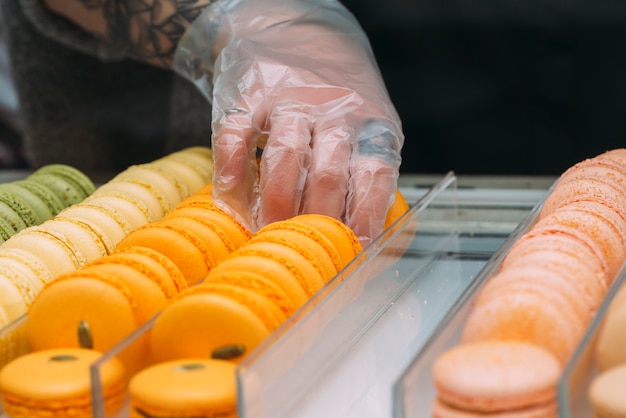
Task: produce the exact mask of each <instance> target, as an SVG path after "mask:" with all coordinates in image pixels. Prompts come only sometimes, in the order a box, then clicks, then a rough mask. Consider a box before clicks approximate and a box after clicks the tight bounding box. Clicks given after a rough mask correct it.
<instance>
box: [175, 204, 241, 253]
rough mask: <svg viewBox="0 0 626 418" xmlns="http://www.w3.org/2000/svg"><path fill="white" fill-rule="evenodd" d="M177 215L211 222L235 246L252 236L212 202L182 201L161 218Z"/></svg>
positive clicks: (237, 246) (239, 245)
mask: <svg viewBox="0 0 626 418" xmlns="http://www.w3.org/2000/svg"><path fill="white" fill-rule="evenodd" d="M178 216H180V217H186V218H190V219H194V220H196V221H200V220H203V221H204V222H211V223H213V224H214V225H215V226H217V227H219V228H220V229H221V230H222V231H224V233H225V234H226V235H227V236H228V237H229V238H230V240H231V241H232V243H233V245H234V247H235V248H239V247H241V246H242V245H243V244H244V243H246V242H247V241H248V240H249V239H250V237H251V236H252V233H251V232H250V231H249V230H248V229H247V228H246V227H244V226H243V225H241V224H240V223H239V222H237V221H236V220H235V219H233V218H232V217H231V216H230V215H228V214H227V213H226V212H224V211H222V210H221V209H218V208H217V206H215V204H213V203H212V202H207V204H206V205H200V204H195V205H186V204H185V202H183V203H181V204H180V205H178V206H177V207H175V208H174V209H173V210H172V211H171V212H170V213H168V214H167V215H165V216H164V217H163V219H168V218H171V217H178Z"/></svg>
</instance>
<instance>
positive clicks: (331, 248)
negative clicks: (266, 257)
mask: <svg viewBox="0 0 626 418" xmlns="http://www.w3.org/2000/svg"><path fill="white" fill-rule="evenodd" d="M275 230H279V231H293V232H297V233H299V234H301V235H303V236H305V237H308V238H310V239H312V240H314V241H315V242H317V243H318V244H319V245H321V246H322V247H323V248H324V250H325V251H326V253H327V254H328V256H329V257H330V259H331V260H332V262H333V265H334V266H335V270H336V271H337V272H338V271H339V270H341V269H342V268H343V265H342V262H341V256H340V254H339V251H338V250H337V247H336V245H335V244H334V243H333V242H332V241H331V240H330V239H329V238H328V237H326V236H325V235H324V234H323V233H322V232H320V231H319V230H317V229H316V228H314V227H312V226H310V225H305V224H302V223H299V222H291V221H290V220H286V221H278V222H273V223H271V224H268V225H266V226H264V227H263V228H261V229H260V230H259V231H258V232H257V234H259V235H260V234H262V233H263V232H265V231H275Z"/></svg>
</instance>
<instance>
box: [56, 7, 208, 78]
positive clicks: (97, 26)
mask: <svg viewBox="0 0 626 418" xmlns="http://www.w3.org/2000/svg"><path fill="white" fill-rule="evenodd" d="M211 1H212V0H152V1H139V0H44V3H45V4H46V5H47V6H48V8H50V9H51V10H52V11H54V12H56V13H58V14H60V15H62V16H64V17H66V18H67V19H69V20H71V21H72V22H74V23H75V24H76V25H78V26H80V27H81V28H83V29H85V30H86V31H88V32H90V33H92V34H93V35H94V36H97V37H99V38H101V39H104V40H107V41H112V42H115V43H116V45H120V47H122V48H124V49H125V50H126V54H127V55H128V56H130V57H132V58H134V59H137V60H140V61H144V62H147V63H150V64H153V65H156V66H159V67H163V68H170V67H171V63H172V58H173V56H174V52H175V51H176V46H177V45H178V41H179V40H180V38H181V37H182V35H183V34H184V33H185V31H186V30H187V28H188V27H189V25H190V24H191V22H193V21H194V20H195V18H196V17H197V16H198V15H199V14H200V13H201V12H202V10H203V9H204V8H205V7H206V6H207V5H208V4H210V3H211Z"/></svg>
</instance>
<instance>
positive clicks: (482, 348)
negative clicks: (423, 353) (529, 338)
mask: <svg viewBox="0 0 626 418" xmlns="http://www.w3.org/2000/svg"><path fill="white" fill-rule="evenodd" d="M560 374H561V365H560V364H559V362H558V361H557V359H556V358H554V356H552V355H551V354H550V353H549V352H548V351H546V350H544V349H542V348H541V347H537V346H534V345H532V344H527V343H523V342H514V341H484V342H477V343H472V344H461V345H458V346H456V347H454V348H452V349H450V350H447V351H445V352H444V353H442V354H441V355H440V356H439V357H438V358H437V359H436V360H435V363H434V365H433V369H432V375H433V381H434V384H435V387H436V388H437V391H438V395H439V399H441V401H443V402H444V403H445V404H447V405H448V406H450V407H452V408H456V409H458V410H460V411H474V412H479V413H484V414H487V416H492V415H490V414H497V413H507V412H511V413H514V412H515V411H516V410H518V409H521V408H527V407H532V406H536V405H542V404H546V403H550V402H555V401H556V384H557V382H558V379H559V377H560ZM494 416H500V415H494ZM503 416H508V415H503Z"/></svg>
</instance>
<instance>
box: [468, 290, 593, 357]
mask: <svg viewBox="0 0 626 418" xmlns="http://www.w3.org/2000/svg"><path fill="white" fill-rule="evenodd" d="M584 330H585V326H584V325H583V324H582V323H581V322H580V321H579V320H577V319H576V317H575V316H574V315H573V314H572V313H571V312H563V311H561V310H559V309H558V307H556V306H555V305H553V304H551V299H550V298H549V297H547V296H545V295H539V294H537V293H536V292H526V291H515V292H502V293H501V294H498V295H497V297H490V298H488V299H487V300H485V301H482V302H481V304H480V305H476V306H475V307H474V309H473V311H472V312H471V313H470V315H469V316H468V318H467V321H466V323H465V327H464V329H463V335H462V338H461V341H462V342H464V343H472V342H479V341H485V340H500V341H520V342H527V343H531V344H535V345H537V346H540V347H543V348H545V349H546V350H548V351H550V352H551V353H552V354H553V355H554V356H555V357H556V358H557V359H558V360H559V361H560V362H562V363H563V364H564V363H565V362H566V361H567V360H568V359H569V357H570V355H571V353H572V352H573V350H574V349H575V348H576V346H577V344H578V342H579V341H580V338H581V337H582V334H583V332H584Z"/></svg>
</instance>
